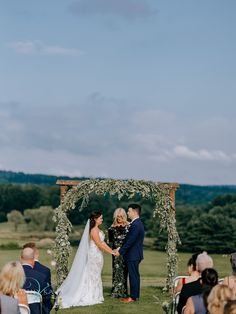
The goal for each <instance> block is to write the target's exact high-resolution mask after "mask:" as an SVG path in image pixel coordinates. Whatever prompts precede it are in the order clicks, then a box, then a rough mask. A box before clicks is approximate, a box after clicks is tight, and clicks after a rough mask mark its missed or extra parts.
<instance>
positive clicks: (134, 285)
mask: <svg viewBox="0 0 236 314" xmlns="http://www.w3.org/2000/svg"><path fill="white" fill-rule="evenodd" d="M126 263H127V267H128V273H129V284H130V297H131V298H132V299H134V300H136V299H138V298H139V294H140V275H139V263H140V261H126Z"/></svg>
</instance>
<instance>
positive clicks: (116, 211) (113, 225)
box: [112, 207, 128, 227]
mask: <svg viewBox="0 0 236 314" xmlns="http://www.w3.org/2000/svg"><path fill="white" fill-rule="evenodd" d="M119 214H121V215H122V217H123V221H124V224H125V225H128V221H127V214H126V212H125V210H124V208H121V207H119V208H117V209H116V210H115V211H114V213H113V223H112V227H115V226H117V216H118V215H119Z"/></svg>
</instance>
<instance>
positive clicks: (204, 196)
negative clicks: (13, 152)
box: [0, 170, 236, 205]
mask: <svg viewBox="0 0 236 314" xmlns="http://www.w3.org/2000/svg"><path fill="white" fill-rule="evenodd" d="M85 179H88V178H86V177H69V176H60V177H59V176H52V175H46V174H26V173H23V172H13V171H4V170H0V184H7V183H8V184H9V183H10V184H37V185H55V183H56V181H57V180H85ZM232 193H233V194H234V193H236V185H216V186H201V185H190V184H180V188H179V189H178V190H177V192H176V203H177V205H181V204H192V205H195V204H196V205H202V204H206V203H208V202H210V201H212V200H213V199H214V198H215V197H217V196H219V195H222V194H232Z"/></svg>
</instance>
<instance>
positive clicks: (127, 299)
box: [120, 298, 136, 303]
mask: <svg viewBox="0 0 236 314" xmlns="http://www.w3.org/2000/svg"><path fill="white" fill-rule="evenodd" d="M135 301H136V300H134V299H132V298H125V299H120V302H123V303H131V302H135Z"/></svg>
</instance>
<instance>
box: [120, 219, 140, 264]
mask: <svg viewBox="0 0 236 314" xmlns="http://www.w3.org/2000/svg"><path fill="white" fill-rule="evenodd" d="M143 239H144V226H143V223H142V221H141V219H140V218H137V219H135V220H134V221H133V222H131V224H130V227H129V232H128V233H127V235H126V237H125V239H124V243H123V245H122V247H121V248H120V250H119V253H120V254H121V255H122V256H123V258H124V260H125V261H141V260H142V259H143Z"/></svg>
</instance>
